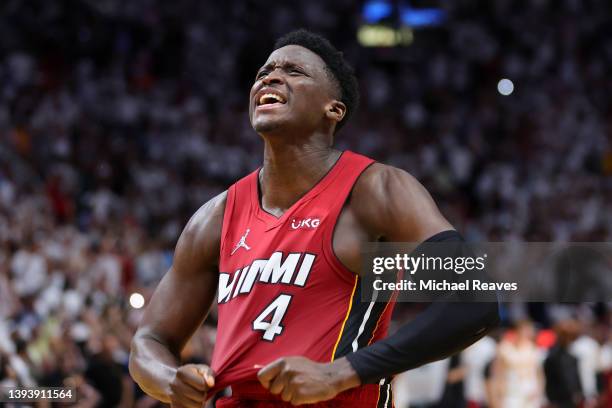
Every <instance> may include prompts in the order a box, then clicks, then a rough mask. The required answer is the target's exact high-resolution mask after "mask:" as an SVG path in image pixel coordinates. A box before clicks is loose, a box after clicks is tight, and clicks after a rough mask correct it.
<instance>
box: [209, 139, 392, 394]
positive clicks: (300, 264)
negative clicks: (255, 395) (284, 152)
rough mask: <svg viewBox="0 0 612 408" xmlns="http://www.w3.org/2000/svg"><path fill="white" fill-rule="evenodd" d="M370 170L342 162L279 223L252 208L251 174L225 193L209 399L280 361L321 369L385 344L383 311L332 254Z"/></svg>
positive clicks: (347, 158) (355, 161)
mask: <svg viewBox="0 0 612 408" xmlns="http://www.w3.org/2000/svg"><path fill="white" fill-rule="evenodd" d="M372 163H373V160H371V159H369V158H367V157H364V156H361V155H358V154H355V153H352V152H349V151H345V152H343V153H342V155H341V156H340V158H339V159H338V161H337V162H336V164H335V165H334V166H333V167H332V168H331V170H330V171H329V172H328V173H327V175H325V176H324V177H323V178H322V179H321V180H320V181H319V182H318V183H317V184H316V185H315V186H314V187H313V188H312V189H311V190H310V191H308V192H307V193H306V194H305V195H304V196H303V197H302V198H301V199H299V200H298V201H297V202H296V203H295V204H294V205H292V206H291V208H289V209H288V210H287V211H286V212H285V213H284V214H283V215H282V216H281V217H275V216H273V215H271V214H270V213H267V212H266V211H264V210H263V209H262V208H261V205H260V199H259V182H258V174H259V171H255V172H253V173H251V174H249V175H248V176H246V177H245V178H243V179H241V180H240V181H238V182H237V183H236V184H234V185H233V186H231V187H230V188H229V190H228V194H227V203H226V208H225V214H224V218H223V230H222V238H221V254H220V263H219V271H220V272H219V273H220V275H219V288H218V294H217V301H218V310H219V320H218V329H217V339H216V344H215V349H214V353H213V359H212V368H213V370H214V372H215V373H216V386H215V390H218V389H220V388H222V387H225V386H229V385H234V386H236V385H237V384H240V383H245V382H249V381H253V380H256V373H257V371H258V368H257V367H256V366H264V365H266V364H268V363H270V362H272V361H274V360H276V359H277V358H280V357H285V356H304V357H307V358H309V359H311V360H314V361H319V362H330V361H333V360H334V359H337V358H339V357H342V356H344V355H346V354H348V353H351V352H353V351H355V350H357V349H359V348H361V347H364V346H367V345H368V344H370V343H372V342H374V341H376V340H378V339H380V338H382V337H384V336H385V335H386V332H387V328H388V324H389V319H390V316H391V312H392V308H393V306H392V303H368V302H361V295H360V279H359V277H358V276H357V275H355V274H354V273H352V272H351V271H349V270H348V269H347V268H346V267H344V265H343V264H342V263H341V262H340V261H339V260H338V258H337V257H336V255H335V254H334V251H333V248H332V238H333V233H334V227H335V225H336V222H337V219H338V216H339V214H340V212H341V210H342V207H343V205H344V203H345V202H346V199H347V197H348V196H349V194H350V193H351V190H352V188H353V185H354V184H355V181H356V180H357V178H358V177H359V175H360V174H361V173H362V172H363V171H364V170H365V169H366V168H367V167H368V166H369V165H370V164H372ZM381 384H383V385H382V386H381V387H382V389H379V388H378V386H375V387H376V392H377V393H379V394H380V393H384V392H386V393H387V397H386V398H387V399H388V397H389V395H388V393H389V392H390V390H389V386H388V385H387V384H388V382H381ZM355 395H358V393H355ZM382 398H383V399H384V398H385V396H384V394H383V397H382ZM359 406H362V405H359ZM363 406H370V405H363ZM374 406H375V405H374ZM388 406H391V403H390V402H389V404H388Z"/></svg>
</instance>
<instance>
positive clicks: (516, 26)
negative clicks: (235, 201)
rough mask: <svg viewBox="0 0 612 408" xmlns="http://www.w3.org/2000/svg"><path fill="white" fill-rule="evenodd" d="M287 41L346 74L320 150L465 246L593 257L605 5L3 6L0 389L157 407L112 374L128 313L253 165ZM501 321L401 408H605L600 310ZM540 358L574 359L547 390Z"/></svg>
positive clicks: (611, 160)
mask: <svg viewBox="0 0 612 408" xmlns="http://www.w3.org/2000/svg"><path fill="white" fill-rule="evenodd" d="M299 27H305V28H308V29H311V30H313V31H316V32H319V33H322V34H324V35H326V36H327V37H329V39H330V40H331V41H332V42H333V43H334V44H335V45H336V46H337V47H338V48H339V49H341V50H343V51H344V53H345V55H346V57H347V58H348V60H349V61H351V63H352V64H353V65H354V66H355V68H356V71H357V75H358V77H359V81H360V89H361V92H362V99H361V100H362V103H361V107H360V109H359V112H358V113H357V114H356V115H354V117H353V118H352V120H351V122H349V124H348V125H347V126H346V127H345V128H344V129H343V130H342V131H341V132H340V133H339V134H338V136H337V142H336V144H337V146H338V147H339V148H342V149H347V148H348V149H352V150H355V151H357V152H360V153H363V154H366V155H370V156H372V157H374V158H376V159H378V160H380V161H382V162H385V163H389V164H392V165H395V166H398V167H400V168H403V169H405V170H407V171H409V172H411V173H412V174H413V175H414V176H415V177H417V178H418V179H419V180H420V181H421V182H422V183H423V184H424V185H425V186H426V187H427V188H428V189H429V191H430V192H431V193H432V195H433V196H434V198H435V200H436V201H437V203H438V204H439V206H440V208H441V210H442V212H443V213H444V214H445V215H446V217H447V218H448V219H449V220H450V221H451V222H452V223H453V224H454V225H455V226H456V227H457V229H459V230H460V231H461V232H462V233H463V234H464V235H465V237H466V238H467V239H469V240H474V241H478V240H480V241H486V240H489V241H507V240H520V241H555V240H557V241H610V240H611V239H612V177H611V175H612V145H611V142H610V141H611V140H612V138H611V135H612V109H611V107H612V106H611V104H610V96H609V95H610V92H611V91H612V75H611V74H612V72H611V71H612V6H611V5H610V2H607V1H604V0H584V1H580V0H559V1H557V0H555V1H553V0H530V1H527V0H524V1H509V0H499V1H468V0H461V1H450V0H447V1H442V0H439V1H435V0H431V1H414V0H413V1H410V2H409V1H404V2H400V1H382V0H380V1H368V2H363V1H351V0H335V1H333V2H332V1H324V0H307V1H291V2H274V1H254V0H253V1H198V0H174V1H171V2H165V1H161V0H158V1H156V0H127V1H125V0H80V1H78V0H73V1H68V0H64V1H60V0H56V1H48V0H37V1H26V0H23V1H22V0H3V1H2V2H1V3H0V319H1V320H0V385H3V386H10V385H22V386H33V385H39V386H60V385H62V384H71V385H76V386H78V392H79V402H78V406H82V407H89V406H92V407H93V406H104V407H112V406H122V407H129V406H138V407H151V406H155V405H156V403H155V402H154V401H153V400H151V399H149V398H148V397H146V396H144V395H143V393H142V392H141V391H140V390H139V389H138V388H137V386H136V385H135V384H134V383H133V382H132V381H131V379H130V378H129V376H128V372H127V357H128V351H129V343H130V339H131V336H132V334H133V333H134V329H135V327H136V325H137V323H138V320H139V318H140V316H141V313H142V309H139V308H138V307H140V306H142V303H143V301H144V302H146V300H148V298H149V297H150V295H151V292H152V290H153V288H154V287H155V285H156V283H157V282H158V281H159V279H160V277H161V276H162V275H163V274H164V273H165V271H166V270H167V269H168V267H169V265H170V263H171V260H172V253H173V247H174V244H175V242H176V239H177V237H178V234H179V233H180V231H181V229H182V227H183V226H184V224H185V222H186V221H187V219H188V218H189V216H190V215H191V214H192V213H193V212H194V211H195V210H196V209H197V208H198V207H199V206H200V205H201V204H202V203H204V202H205V201H207V200H208V199H209V198H211V197H212V196H214V195H216V194H217V193H219V192H221V191H223V190H224V189H225V188H227V187H228V186H229V185H230V184H231V183H232V182H234V181H235V180H237V179H238V178H240V177H241V176H242V175H245V174H246V173H247V172H249V171H251V170H252V169H254V168H256V167H257V166H258V165H259V164H260V162H261V157H262V154H261V152H262V144H261V141H260V139H259V137H258V136H257V135H256V134H255V133H254V131H253V130H252V129H251V127H250V125H249V122H248V116H247V95H248V90H249V88H250V85H251V82H252V80H253V77H254V74H255V71H256V70H257V68H258V67H259V66H260V65H261V64H262V62H263V61H265V59H266V58H267V55H268V53H269V51H270V49H271V46H272V43H273V41H274V39H275V38H276V37H278V36H280V35H282V34H284V33H285V32H287V31H290V30H292V29H295V28H299ZM503 79H505V80H503ZM140 295H142V296H140ZM418 310H419V306H418V305H402V306H401V307H399V308H398V312H397V316H396V318H395V322H402V321H406V320H408V319H410V317H411V316H413V315H414V313H416V312H418ZM502 319H503V329H501V330H500V331H499V332H498V333H495V335H494V336H492V337H488V338H486V339H484V340H483V341H481V342H479V343H478V344H477V345H476V346H473V347H472V348H471V349H468V350H467V351H466V352H464V353H462V354H461V355H459V356H458V357H456V358H453V359H450V360H446V361H443V362H440V363H434V364H431V365H429V366H425V367H423V368H421V369H418V370H414V371H413V372H410V373H407V374H405V375H402V376H400V377H399V378H398V379H397V380H396V383H395V390H396V401H395V402H396V406H397V407H402V408H403V407H407V406H411V407H434V406H453V407H462V406H468V404H469V406H470V407H479V406H485V404H486V401H487V398H489V399H490V401H489V404H490V406H495V407H514V406H517V407H518V406H526V405H522V404H521V403H518V402H517V401H520V399H519V400H513V399H512V398H511V395H519V396H524V395H531V394H533V395H534V396H535V398H536V399H535V401H536V402H535V405H530V406H541V405H544V404H547V403H550V402H551V401H553V400H554V399H555V398H557V400H558V398H561V400H562V401H565V402H566V403H567V404H568V405H564V406H568V407H569V406H578V404H583V405H582V406H585V407H595V406H612V402H611V399H610V397H609V394H610V384H611V382H610V378H611V377H610V369H611V365H612V348H611V343H610V320H609V319H610V314H609V305H607V304H572V305H569V304H563V305H560V304H556V305H553V304H541V303H539V304H538V303H535V304H527V305H525V304H511V305H503V308H502ZM528 321H530V322H531V323H527V322H528ZM515 324H518V327H519V329H518V330H514V329H512V328H511V327H512V326H513V325H515ZM532 324H533V326H532ZM532 328H533V329H535V330H533V329H532ZM214 338H215V313H214V311H213V313H212V314H211V316H210V318H209V319H208V320H207V321H206V323H205V324H204V326H203V327H202V328H201V329H200V330H199V331H198V332H197V333H196V335H195V336H194V338H193V340H192V341H191V343H190V344H189V346H188V348H187V349H186V350H185V353H184V359H185V361H193V362H207V361H208V360H209V358H210V356H211V350H212V348H213V346H214ZM551 350H554V351H555V352H554V353H553V352H552V351H551ZM555 353H562V354H561V356H562V357H563V358H565V356H566V355H567V356H571V355H573V356H575V360H572V358H571V357H570V358H568V359H565V360H563V361H570V363H568V365H565V366H563V365H560V366H559V365H557V366H555V365H554V364H553V365H552V368H551V367H550V364H549V367H548V368H547V369H546V373H545V374H544V369H543V368H544V367H545V366H546V364H545V361H549V362H550V361H552V359H553V358H554V357H555V356H557V357H558V355H557V354H555ZM563 353H565V354H563ZM547 358H548V360H546V359H547ZM571 361H575V363H576V364H572V363H571ZM555 367H556V368H555ZM540 380H541V381H542V383H541V384H542V387H538V386H537V385H538V384H539V382H538V381H540ZM534 384H535V386H534ZM543 384H546V386H545V387H544V385H543ZM544 388H545V389H546V390H545V391H546V392H545V391H544ZM564 392H566V393H565V394H563V393H564ZM546 395H548V402H546V401H547V397H546ZM559 395H561V397H558V396H559ZM568 395H569V396H570V397H568ZM555 396H557V397H555ZM521 398H522V397H521ZM513 404H514V405H513ZM516 404H519V405H516Z"/></svg>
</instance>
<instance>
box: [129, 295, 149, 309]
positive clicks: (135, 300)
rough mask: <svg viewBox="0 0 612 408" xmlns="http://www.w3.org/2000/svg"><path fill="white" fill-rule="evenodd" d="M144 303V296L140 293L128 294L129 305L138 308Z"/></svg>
mask: <svg viewBox="0 0 612 408" xmlns="http://www.w3.org/2000/svg"><path fill="white" fill-rule="evenodd" d="M144 304H145V298H144V296H142V295H141V294H140V293H132V294H131V295H130V306H132V307H133V308H134V309H140V308H141V307H143V306H144Z"/></svg>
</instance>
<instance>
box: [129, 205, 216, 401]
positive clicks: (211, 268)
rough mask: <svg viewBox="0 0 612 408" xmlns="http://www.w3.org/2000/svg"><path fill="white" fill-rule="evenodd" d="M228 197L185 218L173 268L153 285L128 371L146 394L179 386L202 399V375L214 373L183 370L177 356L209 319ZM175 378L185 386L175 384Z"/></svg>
mask: <svg viewBox="0 0 612 408" xmlns="http://www.w3.org/2000/svg"><path fill="white" fill-rule="evenodd" d="M225 200H226V193H223V194H221V195H219V196H217V197H215V198H213V199H212V200H210V201H209V202H208V203H206V204H204V205H203V206H202V207H201V208H200V209H199V210H198V211H197V212H196V213H195V214H194V216H193V217H192V218H191V220H189V222H188V223H187V226H186V227H185V229H184V230H183V232H182V234H181V236H180V238H179V240H178V243H177V245H176V249H175V254H174V260H173V264H172V267H171V268H170V270H169V271H168V272H167V273H166V275H165V276H164V277H163V279H162V280H161V282H160V284H159V286H158V287H157V289H156V290H155V293H154V294H153V297H152V298H151V301H150V303H149V305H148V306H147V309H146V310H145V314H144V317H143V320H142V322H141V324H140V327H139V328H138V331H137V332H136V334H135V336H134V339H133V340H132V350H131V354H130V374H131V375H132V378H134V380H135V381H136V382H137V383H138V385H140V387H141V388H142V389H143V390H144V391H145V392H146V393H147V394H149V395H150V396H152V397H154V398H156V399H158V400H160V401H162V402H166V403H169V402H173V399H174V395H175V394H177V391H179V392H180V390H179V388H181V387H183V388H184V390H183V392H182V393H183V394H185V395H186V398H188V399H190V400H191V401H194V400H193V398H197V399H200V398H198V396H197V395H196V394H197V393H199V394H201V395H205V391H206V389H207V384H206V383H207V382H208V385H210V381H202V379H203V378H204V377H205V375H208V376H209V377H210V378H212V376H211V375H210V374H211V373H206V372H202V373H200V372H199V371H198V369H197V368H196V369H195V370H193V369H192V370H183V371H180V370H179V365H180V360H179V355H180V352H181V350H182V348H183V347H184V346H185V344H186V342H187V341H188V340H189V338H190V337H191V336H192V335H193V333H194V332H195V331H196V330H197V329H198V327H200V325H201V324H202V322H203V321H204V319H205V318H206V315H207V314H208V311H209V310H210V307H211V305H212V302H213V300H214V296H215V293H216V290H217V280H218V259H219V245H220V240H221V227H222V224H223V212H224V209H225ZM177 375H178V377H179V378H178V380H179V381H177ZM213 381H214V380H213ZM177 383H181V384H179V385H180V386H181V387H178V388H177V387H175V385H177ZM173 388H174V389H173ZM199 394H198V395H199ZM177 406H178V404H177Z"/></svg>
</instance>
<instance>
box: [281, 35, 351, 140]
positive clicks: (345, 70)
mask: <svg viewBox="0 0 612 408" xmlns="http://www.w3.org/2000/svg"><path fill="white" fill-rule="evenodd" d="M286 45H299V46H300V47H304V48H307V49H309V50H310V51H312V52H314V53H315V54H317V55H318V56H319V57H321V59H322V60H323V61H324V62H325V65H326V69H327V71H328V72H329V73H330V74H331V78H332V81H334V82H335V83H336V85H337V86H338V90H339V91H340V101H342V103H344V104H345V105H346V114H345V115H344V118H342V120H341V121H340V122H338V125H337V126H336V130H335V131H336V132H337V131H338V130H340V128H342V126H344V124H345V123H346V122H347V120H348V119H349V117H350V116H351V115H352V114H353V112H355V111H356V110H357V106H358V105H359V86H358V85H357V78H356V77H355V71H354V70H353V67H351V66H350V65H349V63H348V62H347V61H346V60H345V59H344V55H343V54H342V52H341V51H338V50H337V49H336V48H335V47H334V46H333V45H332V44H331V43H330V42H329V40H327V39H326V38H324V37H323V36H321V35H319V34H315V33H313V32H310V31H308V30H304V29H303V28H302V29H299V30H295V31H292V32H290V33H287V34H285V35H283V36H282V37H280V38H279V39H278V40H276V42H275V43H274V49H275V50H277V49H279V48H282V47H284V46H286Z"/></svg>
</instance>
